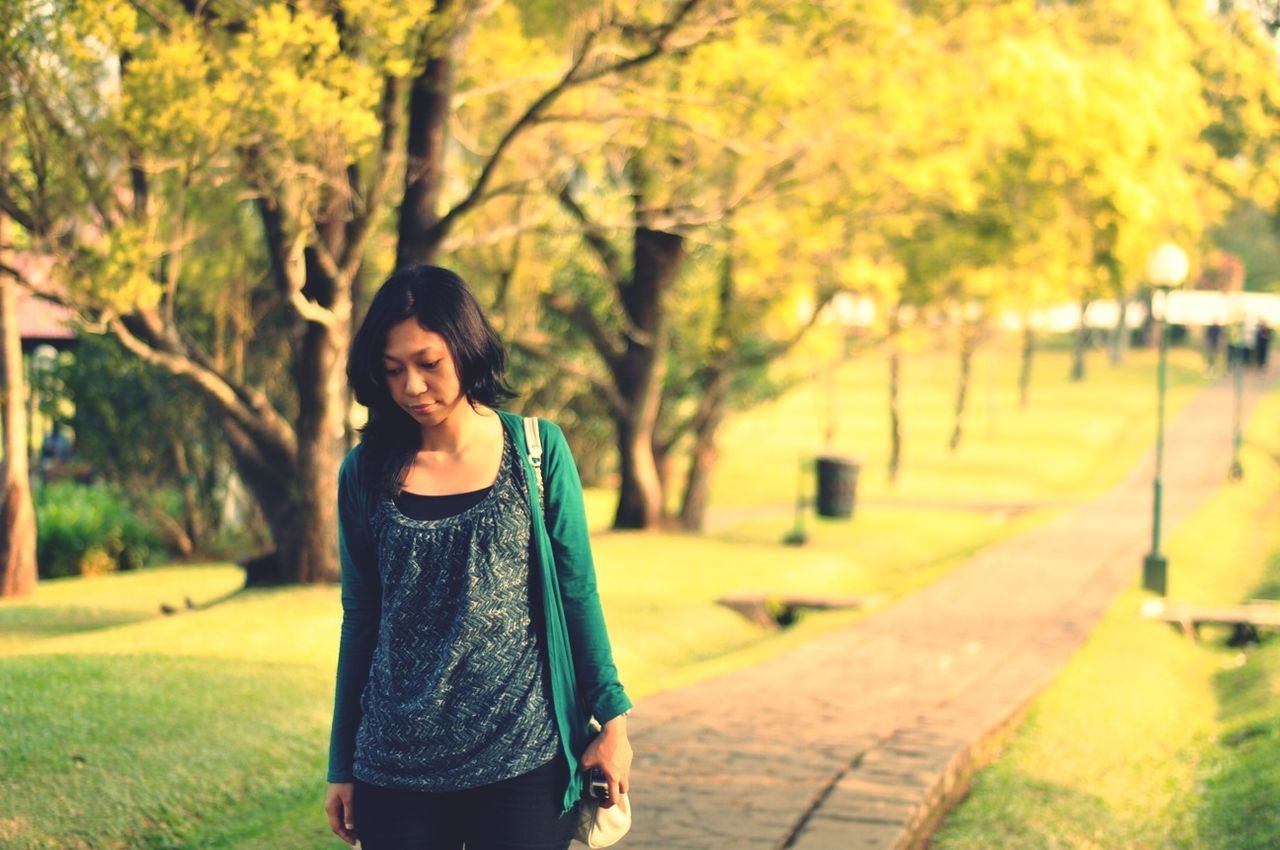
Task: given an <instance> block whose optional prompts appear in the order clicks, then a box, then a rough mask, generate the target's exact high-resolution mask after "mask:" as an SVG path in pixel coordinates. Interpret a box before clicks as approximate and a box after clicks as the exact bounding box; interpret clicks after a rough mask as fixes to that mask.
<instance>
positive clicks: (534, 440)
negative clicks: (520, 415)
mask: <svg viewBox="0 0 1280 850" xmlns="http://www.w3.org/2000/svg"><path fill="white" fill-rule="evenodd" d="M524 442H525V445H526V446H527V447H528V449H529V464H530V465H531V466H533V473H534V475H535V476H537V482H538V502H539V503H540V504H542V505H543V506H544V507H545V506H546V493H545V492H544V490H543V488H544V485H543V483H542V435H541V434H540V433H538V420H537V419H536V418H534V417H532V416H526V417H524Z"/></svg>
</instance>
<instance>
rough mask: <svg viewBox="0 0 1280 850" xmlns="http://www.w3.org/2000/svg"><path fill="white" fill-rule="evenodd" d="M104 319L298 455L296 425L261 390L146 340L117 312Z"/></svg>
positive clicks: (154, 360)
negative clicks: (246, 387) (247, 387)
mask: <svg viewBox="0 0 1280 850" xmlns="http://www.w3.org/2000/svg"><path fill="white" fill-rule="evenodd" d="M104 321H105V322H106V325H107V327H108V328H109V329H110V331H111V333H112V334H113V335H114V336H115V337H116V339H118V340H120V343H121V345H123V346H124V347H125V348H127V349H128V350H129V351H130V352H132V353H133V354H135V355H136V356H137V357H139V358H140V359H141V360H143V361H144V362H146V363H150V364H151V365H153V366H157V367H159V368H161V369H164V370H165V371H166V372H168V373H169V374H171V375H175V376H178V377H182V378H186V379H187V380H189V381H191V382H192V383H193V384H195V385H196V386H197V387H198V388H199V389H200V390H201V391H202V392H203V393H204V395H205V396H206V397H208V398H209V399H210V400H211V401H212V402H213V403H214V404H216V405H217V406H218V408H219V409H220V410H222V411H223V412H224V413H226V414H227V415H228V416H229V417H231V418H232V419H233V420H234V421H235V422H237V423H238V424H239V425H240V426H241V427H243V428H244V429H245V430H246V431H248V432H249V433H251V434H253V435H254V437H255V439H256V440H259V441H263V442H265V443H267V444H269V445H271V446H272V447H273V448H274V449H275V450H276V451H278V452H280V453H282V454H284V455H286V456H287V457H289V458H293V457H295V456H296V455H297V449H298V446H297V436H296V435H295V434H294V433H293V429H292V428H290V427H289V424H288V423H287V422H286V421H285V420H284V418H283V417H281V416H280V414H279V413H277V412H276V411H275V410H274V409H273V408H272V407H271V406H270V405H269V403H267V401H266V399H265V397H263V396H262V395H261V394H260V393H258V394H256V395H255V396H250V394H249V393H247V392H246V391H244V390H242V389H239V388H237V387H234V386H232V385H231V383H230V382H229V381H227V379H226V378H224V377H223V376H222V375H219V374H217V373H215V372H213V371H212V370H210V369H207V368H204V367H202V366H200V365H199V364H198V363H196V362H195V360H194V359H193V358H191V357H188V356H185V355H183V354H182V353H180V352H174V351H165V350H161V349H159V348H156V347H154V346H152V345H149V344H148V343H146V342H143V341H142V340H141V339H139V338H138V337H137V336H136V335H135V334H134V333H133V332H131V331H130V330H129V328H128V326H127V325H126V323H125V321H124V319H123V318H122V317H120V316H118V315H108V316H104ZM246 399H253V402H251V403H246Z"/></svg>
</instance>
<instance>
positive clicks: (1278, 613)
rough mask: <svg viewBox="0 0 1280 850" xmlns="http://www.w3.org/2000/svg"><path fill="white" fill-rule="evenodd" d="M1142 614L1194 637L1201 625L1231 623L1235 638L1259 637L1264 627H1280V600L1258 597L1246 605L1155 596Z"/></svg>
mask: <svg viewBox="0 0 1280 850" xmlns="http://www.w3.org/2000/svg"><path fill="white" fill-rule="evenodd" d="M1142 616H1144V617H1146V618H1147V619H1149V620H1160V621H1162V622H1165V623H1169V624H1171V625H1174V626H1177V627H1178V628H1180V629H1181V630H1182V633H1183V634H1185V635H1186V636H1187V637H1189V638H1191V639H1192V640H1196V639H1197V638H1198V637H1199V636H1200V627H1201V626H1231V627H1232V628H1233V629H1235V634H1234V635H1233V639H1241V638H1246V637H1248V636H1249V635H1252V636H1253V637H1256V636H1257V633H1258V631H1259V630H1261V629H1280V602H1274V601H1272V600H1269V599H1255V600H1250V601H1249V602H1246V603H1244V604H1243V605H1191V604H1188V603H1185V602H1166V601H1164V600H1161V599H1152V600H1149V601H1148V602H1146V603H1144V604H1143V606H1142Z"/></svg>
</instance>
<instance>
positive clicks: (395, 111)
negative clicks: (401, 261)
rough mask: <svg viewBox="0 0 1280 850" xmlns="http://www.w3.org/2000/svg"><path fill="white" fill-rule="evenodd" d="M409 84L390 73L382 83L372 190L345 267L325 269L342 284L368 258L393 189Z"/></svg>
mask: <svg viewBox="0 0 1280 850" xmlns="http://www.w3.org/2000/svg"><path fill="white" fill-rule="evenodd" d="M405 85H406V81H405V80H404V79H402V78H400V77H387V78H385V79H384V80H383V83H382V106H381V112H380V117H381V120H382V138H381V141H380V143H379V146H378V158H377V160H376V162H375V163H374V165H373V173H372V174H371V175H370V176H369V192H368V194H367V195H366V196H365V198H364V207H363V211H362V214H361V215H360V216H359V217H358V218H357V220H356V221H355V222H354V223H353V225H352V227H351V229H350V232H349V234H348V237H347V244H346V247H345V249H344V252H343V258H342V261H341V268H338V267H337V264H336V263H335V266H334V268H333V270H332V271H330V270H329V269H327V268H326V270H325V274H328V275H329V276H330V277H331V278H332V279H333V280H334V281H335V282H336V283H337V285H339V286H343V287H345V286H348V285H350V283H351V281H352V280H354V279H355V276H356V274H357V272H358V271H359V270H360V265H361V263H363V262H364V252H365V246H366V245H367V244H368V243H369V237H370V235H371V234H372V233H373V224H374V219H375V217H376V216H377V213H378V210H379V209H380V208H381V207H382V201H383V199H384V198H386V197H387V195H388V193H390V191H391V182H392V178H393V176H394V174H395V172H396V166H397V165H398V164H399V162H400V156H399V152H398V151H399V149H398V147H397V145H396V142H397V140H398V139H399V138H400V128H401V125H402V123H403V122H402V113H403V110H401V108H400V101H401V99H402V98H403V94H404V89H405ZM326 253H327V252H326ZM317 256H319V252H317ZM322 266H323V260H322Z"/></svg>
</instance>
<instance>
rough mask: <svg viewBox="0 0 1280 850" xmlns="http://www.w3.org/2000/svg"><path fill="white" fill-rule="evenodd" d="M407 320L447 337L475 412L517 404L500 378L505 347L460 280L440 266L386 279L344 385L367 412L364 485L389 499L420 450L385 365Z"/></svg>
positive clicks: (350, 358) (356, 344)
mask: <svg viewBox="0 0 1280 850" xmlns="http://www.w3.org/2000/svg"><path fill="white" fill-rule="evenodd" d="M406 319H416V320H417V322H418V324H419V325H421V326H422V327H423V328H424V329H425V330H428V331H432V332H434V333H438V334H440V336H442V337H444V341H445V344H446V345H448V346H449V354H450V355H451V356H452V357H453V363H454V367H455V368H456V369H457V370H458V381H459V383H460V384H461V386H462V392H463V394H464V395H465V396H466V398H467V401H468V402H470V403H471V404H472V405H473V406H474V405H478V404H483V405H486V406H489V407H496V406H498V405H499V404H501V403H502V402H504V401H506V400H507V399H510V398H513V397H514V396H515V392H514V391H512V389H511V388H510V387H509V386H507V383H506V381H505V380H504V378H503V374H504V373H505V371H506V368H507V352H506V349H505V348H503V345H502V340H500V339H499V338H498V335H497V333H495V332H494V330H493V326H492V325H490V324H489V320H488V318H487V317H486V316H485V314H484V310H483V309H482V308H481V307H480V302H478V301H477V300H476V297H475V295H474V294H472V292H471V290H470V289H468V288H467V285H466V283H465V282H463V280H462V278H461V277H459V276H458V275H457V274H455V273H454V272H451V271H449V270H448V269H443V268H440V267H439V266H414V267H413V268H408V269H403V270H401V271H398V272H396V273H395V274H393V275H391V277H389V278H387V281H386V283H384V284H383V285H382V288H381V289H379V290H378V292H377V294H376V295H374V296H373V302H372V303H371V304H370V305H369V312H368V313H366V314H365V317H364V321H363V322H361V323H360V328H359V330H357V331H356V335H355V338H354V339H353V340H352V342H351V352H350V355H349V356H348V358H347V380H348V382H349V383H350V384H351V389H352V390H353V391H354V392H355V397H356V401H358V402H359V403H360V404H363V405H364V406H365V407H367V408H368V409H369V422H368V424H367V425H365V427H364V429H363V431H362V432H361V441H362V443H363V444H364V448H363V449H362V450H361V451H362V458H361V464H360V466H361V473H362V477H363V478H364V479H365V481H366V483H367V484H372V485H374V486H375V487H377V488H379V489H384V490H390V491H392V492H395V491H398V490H399V487H400V483H401V481H402V480H403V478H404V474H405V471H406V470H407V469H408V465H409V463H410V462H411V461H412V459H413V456H414V454H415V453H416V452H417V451H418V449H419V448H420V446H421V443H422V431H421V428H420V426H419V425H418V423H417V422H415V421H414V419H413V417H411V416H410V415H409V414H408V413H407V412H405V410H404V409H403V408H401V407H400V405H398V404H396V403H395V400H394V399H392V397H391V390H390V389H389V387H388V386H387V366H386V363H385V362H384V360H383V355H384V354H385V353H386V348H387V335H388V334H389V333H390V332H391V329H392V328H393V327H395V326H396V325H398V324H400V323H401V322H403V321H405V320H406Z"/></svg>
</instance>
